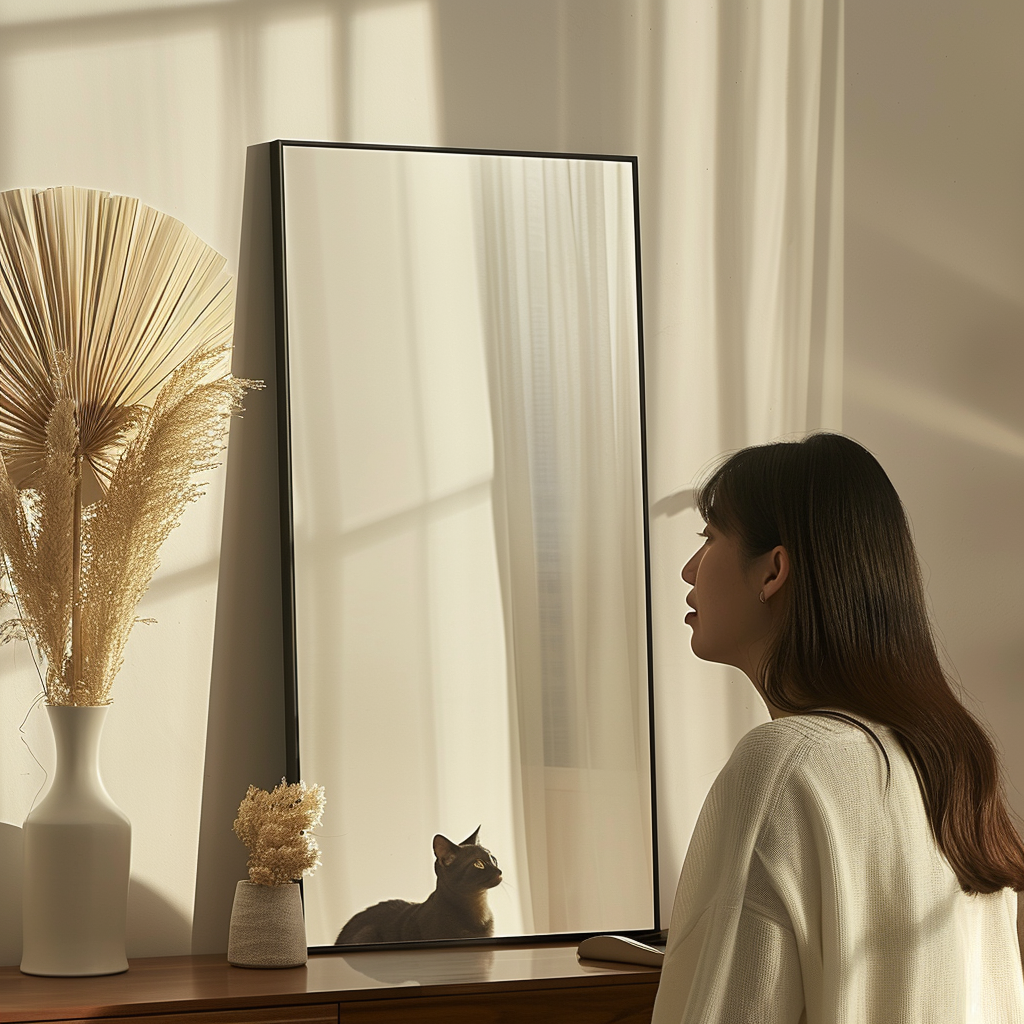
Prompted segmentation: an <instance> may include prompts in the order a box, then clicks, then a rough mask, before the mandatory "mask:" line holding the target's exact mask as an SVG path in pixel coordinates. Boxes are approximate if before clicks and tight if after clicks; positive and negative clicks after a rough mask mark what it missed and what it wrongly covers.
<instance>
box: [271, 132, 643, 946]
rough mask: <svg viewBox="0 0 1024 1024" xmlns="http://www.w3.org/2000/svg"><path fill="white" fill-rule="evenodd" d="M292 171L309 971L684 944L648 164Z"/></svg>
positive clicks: (280, 213)
mask: <svg viewBox="0 0 1024 1024" xmlns="http://www.w3.org/2000/svg"><path fill="white" fill-rule="evenodd" d="M272 168H273V189H274V207H275V210H274V214H275V230H276V248H277V252H276V257H277V269H278V277H277V284H278V335H279V354H280V364H279V379H278V386H279V393H280V402H281V437H282V445H281V465H282V495H283V500H282V518H283V521H284V522H283V535H284V550H285V614H286V631H285V632H286V646H288V647H289V649H288V651H287V656H286V661H287V673H288V676H289V678H288V696H289V701H290V708H289V714H290V721H289V731H290V735H289V741H290V750H289V757H290V759H291V770H292V772H293V778H294V779H298V778H300V777H301V778H302V779H303V780H304V781H306V782H307V783H319V784H322V785H324V786H325V787H326V791H327V812H326V815H325V817H324V821H323V825H322V827H321V828H320V829H319V832H318V835H319V842H320V847H321V850H322V865H321V866H320V867H319V868H318V869H317V870H316V872H315V873H314V874H312V875H311V876H309V877H308V878H307V879H306V880H305V882H304V900H305V913H306V931H307V938H308V941H309V943H310V945H311V947H313V948H316V949H321V950H322V949H325V948H327V947H332V948H343V949H351V948H356V947H360V946H366V945H374V946H376V945H378V944H390V943H407V942H422V941H434V942H438V941H450V940H460V941H483V940H484V939H489V940H491V941H494V940H498V939H500V938H503V937H516V938H518V937H522V936H550V935H558V936H577V935H581V934H584V933H593V932H598V931H616V932H620V933H622V932H625V933H627V934H638V933H642V932H647V931H652V930H655V929H657V928H658V919H657V892H656V881H655V880H656V877H657V872H656V870H655V856H656V854H655V841H654V822H653V816H652V777H651V761H652V757H651V687H650V665H649V653H648V648H649V608H648V605H649V585H648V574H647V557H646V552H647V541H646V517H645V512H644V509H645V479H644V458H643V454H644V452H643V403H642V367H641V336H640V313H639V280H638V277H639V270H638V237H639V235H638V214H637V210H638V206H637V196H636V163H635V160H634V159H633V158H623V157H610V158H605V157H590V156H581V157H577V156H568V157H567V156H555V155H543V154H514V153H478V152H467V151H452V150H424V149H412V148H385V147H372V146H344V145H331V144H317V143H306V142H295V143H293V142H278V143H275V144H273V146H272ZM378 904H384V905H383V906H378ZM368 908H374V909H373V910H369V909H368Z"/></svg>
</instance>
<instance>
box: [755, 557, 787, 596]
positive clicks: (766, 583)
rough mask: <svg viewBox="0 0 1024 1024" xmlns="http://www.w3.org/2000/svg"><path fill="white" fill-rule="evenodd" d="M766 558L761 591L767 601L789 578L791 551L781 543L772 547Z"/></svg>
mask: <svg viewBox="0 0 1024 1024" xmlns="http://www.w3.org/2000/svg"><path fill="white" fill-rule="evenodd" d="M764 559H765V563H764V570H763V574H762V577H761V593H763V594H764V599H765V601H767V600H768V599H769V598H770V597H771V596H772V595H773V594H777V593H778V592H779V591H780V590H781V589H782V585H783V584H784V583H785V582H786V580H788V579H789V552H788V551H787V550H786V549H785V548H784V547H783V546H782V545H781V544H780V545H778V546H777V547H774V548H772V549H771V551H769V552H768V553H767V554H766V555H765V556H764Z"/></svg>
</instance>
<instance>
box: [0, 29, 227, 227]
mask: <svg viewBox="0 0 1024 1024" xmlns="http://www.w3.org/2000/svg"><path fill="white" fill-rule="evenodd" d="M219 71H220V46H219V40H218V37H217V34H216V33H215V32H214V31H212V30H206V29H204V30H196V31H190V32H181V33H177V34H174V35H160V36H152V37H149V38H143V39H137V38H134V39H132V38H130V39H113V40H111V41H109V42H102V43H95V44H90V45H78V46H75V47H74V48H68V46H67V45H66V38H65V37H63V36H59V34H58V33H56V32H55V33H54V38H53V41H52V43H51V44H50V45H49V46H47V47H46V48H45V49H35V50H30V51H26V52H23V53H20V54H17V55H13V56H10V57H8V58H7V59H6V60H5V61H4V67H3V72H4V75H3V82H2V85H0V88H2V93H3V96H4V106H5V115H4V121H5V123H4V142H3V148H2V151H0V172H2V174H3V178H4V181H5V182H6V183H7V185H6V187H31V188H37V189H41V188H48V187H50V186H53V185H66V184H75V185H81V186H84V187H87V188H99V189H105V190H107V191H110V192H120V193H123V194H126V195H134V196H138V197H139V198H141V199H142V200H143V201H144V202H147V203H149V204H151V205H153V206H155V207H157V208H158V209H160V210H162V211H163V212H165V213H169V214H171V215H172V216H175V217H178V218H179V219H182V220H185V221H187V223H188V226H189V227H190V228H191V229H192V230H194V231H195V232H196V234H198V235H199V236H200V237H201V238H203V239H204V240H205V241H208V242H210V243H211V244H213V245H214V246H215V247H216V244H217V239H216V237H215V235H216V232H215V226H216V225H219V224H220V222H221V203H220V201H219V199H220V196H219V192H218V190H217V189H216V188H211V187H210V186H211V183H213V182H219V181H220V180H221V179H222V168H223V159H224V152H223V149H224V147H223V146H222V145H221V144H220V140H221V139H222V138H223V137H224V135H225V119H224V108H223V103H222V101H221V93H222V90H221V80H220V75H219Z"/></svg>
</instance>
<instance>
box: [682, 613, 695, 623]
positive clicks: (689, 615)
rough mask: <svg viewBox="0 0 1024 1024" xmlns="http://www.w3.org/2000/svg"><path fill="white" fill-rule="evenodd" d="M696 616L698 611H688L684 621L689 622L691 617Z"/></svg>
mask: <svg viewBox="0 0 1024 1024" xmlns="http://www.w3.org/2000/svg"><path fill="white" fill-rule="evenodd" d="M695 618H697V613H696V612H687V613H686V616H685V618H684V619H683V622H689V621H690V620H691V619H695Z"/></svg>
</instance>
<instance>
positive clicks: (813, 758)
mask: <svg viewBox="0 0 1024 1024" xmlns="http://www.w3.org/2000/svg"><path fill="white" fill-rule="evenodd" d="M822 712H824V713H808V714H799V715H787V716H785V717H783V718H776V719H774V720H773V721H771V722H765V723H764V724H763V725H758V726H755V727H754V728H753V729H751V730H750V731H749V732H748V733H747V734H746V735H745V736H744V737H743V738H742V739H741V740H740V741H739V743H738V744H737V745H736V748H735V750H734V751H733V755H732V757H731V758H730V759H729V761H728V763H727V764H726V767H725V769H724V771H723V774H724V773H729V775H731V776H739V777H744V778H747V777H751V776H753V777H756V778H757V779H760V780H761V781H762V782H765V781H768V780H769V779H770V778H772V777H775V778H782V777H783V776H787V775H790V774H793V773H805V772H808V771H811V772H813V771H814V770H815V768H816V767H817V766H820V765H821V764H822V763H828V762H831V761H833V760H835V759H836V758H840V757H841V758H842V759H843V760H844V761H848V760H850V758H851V754H852V755H853V757H854V758H856V756H857V753H858V752H859V751H860V750H863V752H864V754H865V755H866V756H869V757H871V758H872V759H873V757H874V755H873V754H871V748H872V747H873V746H874V744H873V741H872V740H871V737H870V736H869V734H868V733H867V732H865V731H864V729H863V728H861V727H859V726H858V725H857V724H855V722H860V724H861V725H862V726H865V727H866V728H867V729H870V730H871V731H872V732H873V733H874V734H875V735H876V736H879V740H880V742H882V735H880V734H884V732H885V730H884V727H883V726H880V725H879V724H878V723H873V722H870V721H868V720H867V719H864V718H862V717H861V716H859V715H856V716H855V715H850V714H849V712H845V711H842V712H838V714H839V715H842V716H846V718H845V719H844V718H839V717H832V716H833V715H835V714H836V712H834V711H832V710H831V709H822ZM850 719H853V720H854V721H850ZM874 750H875V751H876V752H877V747H874Z"/></svg>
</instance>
